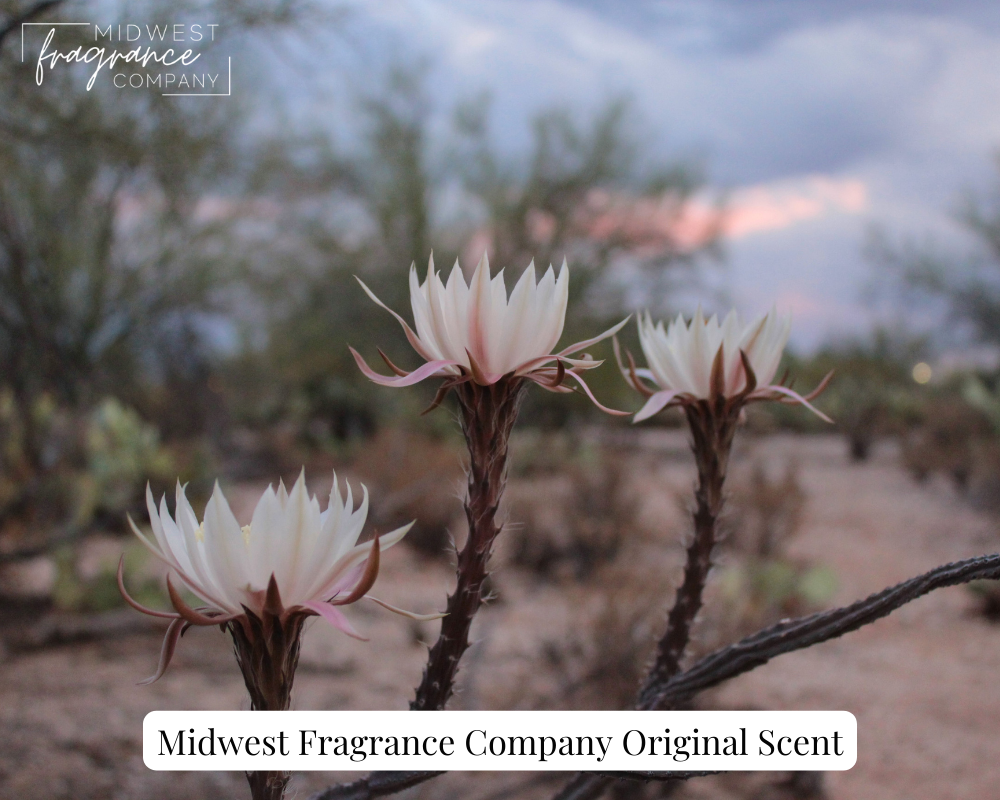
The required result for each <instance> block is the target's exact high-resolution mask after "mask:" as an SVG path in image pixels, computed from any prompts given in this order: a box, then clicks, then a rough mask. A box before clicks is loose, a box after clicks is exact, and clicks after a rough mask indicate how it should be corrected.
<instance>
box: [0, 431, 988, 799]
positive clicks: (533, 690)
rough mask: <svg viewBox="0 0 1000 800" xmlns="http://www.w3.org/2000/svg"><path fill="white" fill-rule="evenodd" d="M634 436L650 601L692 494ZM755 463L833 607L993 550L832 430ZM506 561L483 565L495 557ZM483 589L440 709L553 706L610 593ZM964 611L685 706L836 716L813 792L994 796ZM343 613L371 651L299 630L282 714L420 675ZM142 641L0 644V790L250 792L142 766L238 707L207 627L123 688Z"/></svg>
mask: <svg viewBox="0 0 1000 800" xmlns="http://www.w3.org/2000/svg"><path fill="white" fill-rule="evenodd" d="M643 445H644V446H643V447H642V448H641V450H640V451H639V454H638V455H636V456H634V457H633V458H632V460H631V461H630V462H629V463H628V465H627V467H626V468H627V469H629V470H630V481H631V482H632V483H633V484H634V486H635V490H636V497H637V498H640V497H641V498H643V499H642V500H641V501H640V500H639V499H637V500H636V502H637V503H641V508H639V509H638V511H639V513H638V517H637V519H639V520H640V521H641V523H642V527H643V529H644V531H645V533H643V534H642V535H641V536H639V535H637V537H636V542H635V543H633V544H630V545H628V546H626V547H625V549H624V551H623V553H622V554H621V555H619V557H618V561H617V564H618V565H619V568H620V569H621V568H624V567H623V566H622V565H625V566H626V567H627V566H628V564H630V563H633V561H632V560H634V563H639V562H640V561H641V563H642V564H643V565H644V569H645V571H646V573H647V574H648V573H649V572H650V571H652V572H654V573H655V575H656V577H657V586H658V587H659V588H660V589H662V591H661V594H662V598H661V600H660V603H661V604H662V605H663V606H664V609H665V607H666V604H667V601H668V600H669V598H670V596H672V587H673V585H674V584H675V583H676V581H677V580H678V579H679V574H678V573H679V564H680V544H679V542H680V539H681V535H682V533H683V531H684V530H685V521H684V517H683V515H682V510H681V507H680V505H679V504H678V503H677V501H676V497H675V493H676V492H683V491H685V490H687V489H688V488H689V487H690V483H691V480H692V478H693V476H692V468H691V465H690V461H689V456H688V455H687V453H686V450H685V446H684V441H683V437H682V436H681V435H680V434H679V433H674V432H663V433H660V432H657V433H650V434H647V435H646V436H645V438H644V440H643ZM752 461H759V462H763V463H766V464H767V465H768V466H773V467H775V468H784V466H785V465H786V464H788V463H789V462H790V461H791V462H792V463H794V464H795V469H796V474H797V476H798V480H799V482H800V484H801V486H802V487H803V488H804V489H805V492H806V494H807V497H808V501H807V503H806V506H805V512H804V514H805V516H804V519H803V522H802V525H801V528H800V530H799V533H798V534H797V535H796V536H795V538H794V540H793V541H792V542H791V544H790V550H789V554H790V555H791V556H793V557H794V558H796V559H799V560H801V561H803V562H806V563H810V564H816V565H826V566H828V567H830V568H831V569H832V570H833V571H834V573H835V574H836V576H837V589H836V594H835V596H834V597H833V598H832V599H831V600H830V601H829V605H839V604H842V603H847V602H850V601H852V600H854V599H857V598H859V597H862V596H864V595H867V594H869V593H871V592H874V591H877V590H879V589H881V588H883V587H885V586H886V585H888V584H891V583H894V582H897V581H900V580H903V579H905V578H908V577H911V576H913V575H915V574H918V573H920V572H923V571H925V570H927V569H930V568H932V567H934V566H936V565H938V564H942V563H945V562H948V561H953V560H955V559H960V558H964V557H968V556H973V555H978V554H981V553H985V552H996V551H997V550H998V549H1000V535H998V533H997V525H996V522H995V521H994V520H993V519H991V518H990V517H988V516H986V515H984V514H981V513H979V512H976V511H974V510H973V509H972V508H971V507H970V506H969V505H968V504H967V503H966V502H965V501H964V500H963V499H962V498H960V497H959V496H957V495H956V494H955V492H954V491H953V490H952V489H951V488H950V487H949V486H948V485H946V484H945V483H943V482H941V483H937V482H933V481H932V482H931V483H929V484H925V485H922V486H918V485H917V484H915V483H914V482H913V481H912V480H911V479H910V478H909V477H908V476H907V475H906V474H905V473H904V472H903V471H902V470H901V469H900V468H899V467H898V465H897V459H896V457H895V454H894V453H893V451H892V449H891V448H890V447H885V448H882V449H879V450H877V451H876V453H875V454H874V456H873V458H872V459H871V461H870V462H868V463H865V464H861V465H850V464H848V463H847V460H846V457H845V447H844V445H843V442H842V441H841V440H839V439H837V438H835V437H811V438H797V437H794V436H790V435H780V436H772V437H765V438H760V439H750V438H745V439H744V440H741V443H740V445H739V452H738V454H737V457H736V459H735V463H736V465H737V466H736V469H739V468H741V466H740V465H742V466H744V467H745V466H746V465H747V464H749V463H751V462H752ZM525 483H526V485H524V486H521V487H518V485H517V483H516V482H515V484H514V485H513V486H512V492H511V498H512V508H511V510H510V516H511V519H512V520H513V521H515V522H516V521H517V519H518V509H517V502H518V498H519V497H520V498H525V497H530V494H531V491H532V486H531V485H529V484H530V482H525ZM260 488H261V487H258V486H252V485H241V486H237V487H233V488H232V490H231V494H232V495H233V497H234V503H233V505H234V510H236V513H237V516H238V517H240V518H241V519H242V518H243V517H246V518H248V517H249V513H250V509H251V507H252V502H253V501H254V499H255V495H256V494H258V493H259V491H260ZM315 488H316V490H317V491H322V487H321V486H319V485H317V486H316V487H315ZM535 488H536V490H538V491H543V492H544V491H546V490H545V489H544V487H542V488H541V489H538V487H535ZM525 502H527V501H525ZM456 505H457V504H456ZM459 535H460V534H459ZM503 560H504V559H503V556H502V554H501V556H500V558H499V561H500V563H501V565H502V563H503ZM451 580H452V577H451V571H450V568H449V566H448V565H447V563H446V562H445V561H443V560H442V561H429V560H427V559H421V558H419V557H417V556H415V555H414V553H413V552H412V551H411V550H409V549H407V548H405V547H402V546H400V547H397V548H395V549H394V550H392V551H390V552H389V553H387V554H386V556H385V558H384V566H383V572H382V575H381V576H380V579H379V584H378V589H379V592H378V593H379V595H380V596H382V597H384V599H385V600H387V601H389V602H392V603H394V604H398V605H402V606H405V607H407V608H412V609H415V610H421V611H425V610H431V609H437V608H441V607H442V606H443V598H444V596H445V593H446V591H447V590H448V588H449V587H450V582H451ZM496 589H497V593H498V599H497V601H496V602H494V603H492V604H491V605H490V606H489V607H487V608H486V609H485V610H484V611H483V612H482V613H481V614H480V617H479V618H478V619H477V623H476V631H475V633H476V639H477V644H476V645H475V646H474V647H473V648H472V650H470V652H469V653H468V655H467V658H466V661H465V662H463V672H462V684H461V692H460V693H459V695H458V696H457V698H456V703H455V705H456V707H462V708H502V707H558V706H559V705H560V698H561V695H560V686H561V676H560V669H559V667H558V664H559V660H558V659H557V658H555V657H554V656H553V652H554V651H558V649H559V646H560V645H559V643H560V642H563V641H564V640H565V639H566V636H567V633H566V632H567V630H568V629H569V628H570V627H571V626H573V625H575V624H576V623H577V622H578V620H579V616H578V615H579V608H580V607H582V606H586V604H587V603H600V602H606V600H602V599H601V598H602V597H605V598H606V596H607V595H606V594H605V595H601V594H600V593H595V592H594V591H593V590H592V589H591V588H589V587H588V585H587V584H579V585H575V584H574V583H573V582H572V581H568V580H560V581H549V582H541V581H539V580H538V579H537V578H535V577H533V576H531V575H528V574H524V573H523V572H522V571H519V570H517V569H514V568H503V567H502V568H501V569H500V570H499V571H498V574H497V576H496ZM974 605H975V604H974V600H973V598H972V596H971V595H970V593H969V592H968V591H967V590H966V589H964V588H963V587H956V588H951V589H945V590H942V591H938V592H935V593H933V594H932V595H930V596H928V597H925V598H923V599H921V600H918V601H916V602H914V603H912V604H910V605H909V606H907V607H905V608H904V609H902V610H901V611H898V612H896V613H895V614H894V615H892V616H890V617H889V618H887V619H884V620H882V621H880V622H878V623H876V624H874V625H871V626H869V627H867V628H865V629H863V630H861V631H859V632H855V633H852V634H849V635H848V636H846V637H844V638H843V639H840V640H837V641H833V642H828V643H825V644H823V645H820V646H818V647H814V648H812V649H810V650H808V651H803V652H800V653H795V654H791V655H786V656H782V657H781V658H779V659H776V660H775V661H774V662H772V663H770V664H768V665H765V666H764V667H761V668H759V669H758V670H756V671H754V672H753V673H751V674H748V675H746V676H743V677H741V678H739V679H737V680H735V681H733V682H732V683H731V684H729V685H726V686H725V687H722V688H721V689H719V690H716V691H714V692H712V693H710V694H709V695H708V696H706V697H704V698H701V700H700V703H701V705H703V706H705V707H714V708H775V709H814V708H826V709H846V710H848V711H851V712H852V713H854V714H855V716H856V717H857V719H858V726H859V739H860V743H859V758H858V763H857V765H856V766H855V767H854V768H853V769H852V770H850V771H848V772H843V773H830V774H827V775H825V776H824V779H823V786H824V791H825V796H826V797H828V798H830V800H867V799H870V800H920V799H921V798H927V799H928V800H930V799H931V798H934V799H935V800H936V799H937V798H988V797H996V796H998V790H997V784H998V782H1000V681H998V680H997V675H1000V626H994V625H991V624H990V623H989V622H987V621H986V620H985V619H984V618H982V617H981V616H979V615H977V614H976V613H974ZM349 613H351V615H352V619H353V620H354V622H355V623H356V625H357V627H359V628H360V629H362V630H363V631H364V632H365V633H366V634H367V635H368V636H369V637H370V638H371V642H369V643H367V644H366V643H360V642H355V641H353V640H350V639H348V638H347V637H344V636H342V635H340V634H337V633H335V632H334V631H332V630H330V629H328V628H327V627H325V626H323V625H321V624H319V623H313V624H312V625H311V626H310V627H309V628H308V630H307V632H306V635H305V642H304V647H303V655H302V661H301V665H300V669H299V673H298V676H297V679H296V691H295V696H294V702H293V705H294V707H296V708H310V709H337V708H356V709H364V708H372V709H375V708H405V707H406V705H407V702H408V700H409V699H410V697H411V695H412V690H413V689H412V687H413V686H414V685H415V684H416V682H417V681H418V679H419V677H420V673H421V670H422V667H423V663H424V658H425V653H426V648H425V646H424V642H429V641H432V640H433V637H434V634H435V632H436V625H435V624H427V623H425V624H418V623H412V622H408V621H406V620H402V619H400V618H398V617H395V616H393V615H391V614H388V613H386V612H384V611H382V610H381V609H379V608H377V607H375V606H373V605H372V606H366V605H364V604H359V605H357V606H354V607H353V608H352V610H351V611H350V612H349ZM575 615H577V616H575ZM22 622H23V621H22ZM159 644H160V640H159V633H158V629H156V628H150V629H149V630H148V631H147V632H142V631H138V632H133V633H131V634H129V635H120V636H113V637H105V638H102V639H100V640H98V641H93V642H89V643H85V644H75V645H65V646H59V647H46V648H42V649H36V650H31V651H23V652H21V651H13V650H12V651H10V652H8V653H7V655H6V656H5V657H3V660H2V661H0V798H3V800H35V799H36V798H37V799H38V800H42V798H44V799H45V800H60V799H62V798H66V800H70V799H72V800H90V799H91V798H93V799H94V800H96V799H97V798H109V800H110V799H113V800H160V799H161V798H162V799H164V800H166V798H170V799H171V800H187V799H188V798H191V800H194V798H243V797H247V796H248V791H247V789H246V784H245V781H244V778H243V776H242V775H240V774H234V773H154V772H151V771H149V770H147V769H146V768H145V766H144V765H143V763H142V757H141V742H140V736H141V725H142V719H143V716H144V715H145V714H146V713H147V712H149V711H151V710H154V709H185V708H186V709H229V708H232V709H238V708H246V707H247V705H248V701H247V699H246V697H245V690H244V688H243V685H242V680H241V678H240V675H239V672H238V670H237V668H236V665H235V662H234V660H233V658H232V653H231V649H230V645H229V643H228V640H227V638H226V637H225V636H224V635H223V634H221V633H220V632H218V631H217V630H215V629H212V630H194V631H191V632H190V633H189V634H188V635H187V636H186V637H185V638H184V640H183V641H182V642H181V645H180V647H179V648H178V652H177V655H176V657H175V659H174V662H173V664H172V666H171V668H170V671H169V672H168V673H167V675H166V676H165V677H164V678H163V679H162V680H161V681H159V682H158V683H156V684H154V685H152V686H151V687H141V686H136V681H137V680H139V679H141V678H143V677H145V676H146V675H148V674H150V673H151V672H152V671H153V670H154V667H155V663H156V659H157V655H158V651H159ZM334 777H335V776H332V775H330V774H321V773H312V774H298V775H296V776H294V778H293V783H292V786H291V790H290V793H289V796H290V797H295V798H305V797H308V795H309V794H310V793H311V792H313V791H315V790H317V789H320V788H322V787H324V786H326V785H328V784H329V783H330V782H331V781H332V780H333V779H334ZM559 780H560V778H559V776H556V775H525V774H508V775H490V774H478V775H449V776H445V777H444V778H442V779H439V780H437V781H433V782H431V783H428V784H426V785H424V786H422V787H419V788H416V789H413V790H411V791H410V792H409V793H408V794H407V795H406V796H407V797H413V798H427V799H428V800H430V799H431V798H438V797H442V798H443V797H456V796H463V797H469V798H474V800H500V798H503V797H515V796H516V797H525V798H527V797H531V798H534V797H546V796H550V795H551V793H552V791H553V790H554V789H555V788H556V786H558V781H559ZM772 782H773V781H772ZM768 785H770V784H769V783H768V781H763V783H762V782H761V778H760V776H746V775H730V776H726V777H724V778H712V779H700V780H698V781H692V782H691V783H690V784H688V785H686V786H685V787H684V788H683V789H682V790H681V791H680V792H678V793H677V794H676V795H675V796H683V797H685V798H709V797H712V798H726V797H733V798H736V797H759V798H765V797H772V796H776V795H773V794H768V792H769V791H771V790H770V789H768V788H767V786H768ZM760 786H764V788H760ZM749 787H756V788H749ZM647 795H648V796H652V793H651V792H650V791H647ZM813 796H816V795H813Z"/></svg>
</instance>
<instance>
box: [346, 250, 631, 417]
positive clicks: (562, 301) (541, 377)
mask: <svg viewBox="0 0 1000 800" xmlns="http://www.w3.org/2000/svg"><path fill="white" fill-rule="evenodd" d="M358 282H359V283H361V286H362V287H363V288H364V290H365V291H366V292H367V293H368V296H369V297H371V299H372V300H374V301H375V302H376V303H378V305H380V306H382V308H385V309H386V310H387V311H389V313H391V314H392V315H393V316H394V317H395V318H396V319H397V320H398V321H399V323H400V324H401V325H402V326H403V330H404V331H405V332H406V336H407V338H408V339H409V341H410V344H411V345H412V346H413V349H414V350H416V351H417V353H419V354H420V356H421V357H422V358H424V359H425V360H426V361H427V363H426V364H424V365H423V366H422V367H420V368H418V369H416V370H414V371H413V372H409V373H407V372H405V371H404V370H402V369H399V368H398V367H396V366H395V365H394V364H392V363H391V362H390V361H389V360H388V359H387V358H386V357H385V355H384V354H382V357H383V359H385V360H386V363H387V364H388V365H389V368H390V369H392V370H393V372H395V373H396V375H395V376H386V375H380V374H379V373H377V372H375V371H374V370H372V369H371V368H370V367H369V366H368V364H367V363H365V361H364V359H363V358H362V357H361V356H360V355H359V354H358V352H357V351H356V350H354V348H351V353H352V354H353V355H354V358H355V360H356V361H357V363H358V366H359V367H360V368H361V370H362V372H364V374H365V375H366V376H367V377H368V378H369V379H371V380H372V381H374V382H375V383H378V384H381V385H383V386H397V387H399V386H411V385H413V384H415V383H419V382H420V381H422V380H424V379H426V378H430V377H443V378H446V379H449V383H448V386H449V387H451V386H455V385H457V384H459V383H463V382H466V381H474V382H475V383H477V384H480V385H483V386H490V385H492V384H494V383H496V382H497V381H499V380H500V379H501V378H503V377H505V376H512V377H515V378H525V379H528V380H532V381H534V382H536V383H538V384H539V385H541V386H542V387H544V388H546V389H548V390H549V391H557V392H568V391H572V390H571V389H570V387H568V386H566V385H565V384H564V382H563V380H564V378H565V377H567V376H570V377H572V378H573V379H574V380H576V381H577V382H578V383H579V384H580V387H581V388H582V389H583V390H584V392H586V393H587V395H588V396H590V398H591V399H592V400H594V398H593V395H591V394H590V390H589V388H588V387H587V386H586V384H585V383H584V382H583V378H582V377H581V376H580V375H579V373H580V372H582V371H584V370H588V369H593V368H594V367H597V366H600V364H601V363H603V362H601V361H595V360H593V359H592V358H590V357H589V356H586V355H585V356H583V357H582V358H575V359H574V358H570V356H571V355H574V354H576V353H579V352H580V351H581V350H583V349H584V348H586V347H589V346H590V345H592V344H596V343H597V342H600V341H601V340H603V339H606V338H608V337H610V336H613V335H614V334H615V333H617V332H618V331H619V330H620V329H621V327H622V326H623V325H624V324H625V322H627V319H625V320H622V322H620V323H619V324H618V325H615V326H614V327H613V328H611V329H609V330H607V331H605V332H604V333H602V334H601V335H600V336H597V337H594V338H593V339H587V340H586V341H582V342H577V343H576V344H572V345H570V346H569V347H566V348H565V349H563V350H561V351H559V352H558V353H553V352H552V351H553V349H554V348H555V346H556V344H557V343H558V341H559V337H560V336H561V335H562V331H563V326H564V324H565V321H566V305H567V301H568V298H569V267H567V266H566V262H565V261H563V266H562V269H561V270H560V272H559V276H558V277H556V274H555V271H554V270H553V268H552V267H551V266H549V268H548V270H546V272H545V274H544V275H543V276H542V279H541V280H540V281H537V282H536V275H535V263H534V261H532V262H531V264H530V265H529V266H528V268H527V269H526V270H525V271H524V274H523V275H521V278H520V280H518V282H517V284H516V285H515V286H514V290H513V291H512V292H511V294H510V298H509V299H508V297H507V287H506V285H505V283H504V277H503V270H500V272H499V273H498V274H497V275H495V276H493V277H492V278H491V277H490V264H489V259H488V258H487V256H486V254H485V253H484V254H483V257H482V259H481V260H480V261H479V265H478V266H477V267H476V271H475V272H474V273H473V276H472V281H471V282H470V283H469V284H466V282H465V276H464V275H463V274H462V270H461V268H460V267H459V265H458V262H456V263H455V266H454V267H453V268H452V271H451V275H449V277H448V282H447V283H445V282H444V281H443V280H442V278H441V275H440V273H438V272H436V271H435V269H434V257H433V256H431V259H430V263H429V266H428V269H427V278H426V279H425V280H424V282H423V283H421V282H420V280H419V278H418V277H417V269H416V265H413V266H411V267H410V304H411V307H412V309H413V320H414V325H415V326H416V331H415V332H414V331H413V329H411V328H410V326H409V325H408V324H407V322H406V320H404V319H403V318H402V317H401V316H400V315H399V314H397V313H396V312H395V311H393V310H392V309H390V308H388V307H387V306H386V305H385V304H384V303H382V301H381V300H379V299H378V297H376V296H375V294H374V293H373V292H372V291H371V290H370V289H369V288H368V287H367V286H365V284H364V283H363V282H361V281H360V279H359V281H358ZM379 352H380V353H381V351H379ZM594 402H595V403H597V401H596V400H594ZM598 405H600V404H598Z"/></svg>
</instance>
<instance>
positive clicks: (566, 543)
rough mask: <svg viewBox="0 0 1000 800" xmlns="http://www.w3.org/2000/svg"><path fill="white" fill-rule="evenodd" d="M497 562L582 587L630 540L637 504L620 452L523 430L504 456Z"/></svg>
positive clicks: (636, 525)
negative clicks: (507, 462)
mask: <svg viewBox="0 0 1000 800" xmlns="http://www.w3.org/2000/svg"><path fill="white" fill-rule="evenodd" d="M512 462H513V464H514V472H513V475H512V480H511V481H510V485H509V487H508V491H507V495H506V505H507V509H508V520H509V521H508V524H507V528H506V532H505V536H504V541H503V551H502V557H503V558H504V559H505V560H506V561H508V562H509V563H512V564H514V565H516V566H518V567H521V568H523V569H526V570H528V571H529V572H530V573H531V574H533V575H535V576H536V577H538V578H541V579H543V580H572V581H587V580H589V579H590V578H591V577H592V575H593V574H594V573H595V572H596V571H597V570H598V569H599V568H600V567H601V566H602V565H605V564H608V563H610V562H613V561H614V560H615V559H616V558H617V557H618V555H619V553H620V552H621V550H622V548H623V545H624V544H625V542H626V539H628V540H631V541H633V542H634V541H637V540H639V539H641V538H642V535H643V529H642V525H641V524H640V522H639V513H638V512H639V497H638V496H637V494H638V493H637V490H636V489H635V487H634V485H633V482H632V481H631V477H632V476H631V472H630V464H629V460H628V458H627V455H626V453H625V452H622V451H619V450H617V449H616V448H614V447H610V446H607V445H601V444H597V443H581V442H579V441H578V440H577V439H576V438H575V437H574V436H572V435H571V434H569V432H550V431H525V432H523V433H521V434H520V435H518V436H517V438H516V439H515V444H514V447H513V452H512Z"/></svg>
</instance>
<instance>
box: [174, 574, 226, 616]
mask: <svg viewBox="0 0 1000 800" xmlns="http://www.w3.org/2000/svg"><path fill="white" fill-rule="evenodd" d="M167 594H168V595H169V596H170V602H171V603H173V605H174V608H176V609H177V613H178V614H180V615H181V616H182V617H183V618H184V619H185V620H186V621H187V622H188V624H190V625H202V626H206V627H207V626H210V625H223V624H225V623H227V622H232V621H233V620H234V619H236V618H237V617H239V616H241V615H240V614H224V613H221V612H218V611H214V610H210V611H209V613H208V614H205V613H202V611H201V610H200V609H195V608H191V606H189V605H188V604H187V603H185V602H184V598H183V597H181V595H180V592H178V591H177V588H176V587H175V586H174V584H173V581H171V580H170V576H169V575H167Z"/></svg>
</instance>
